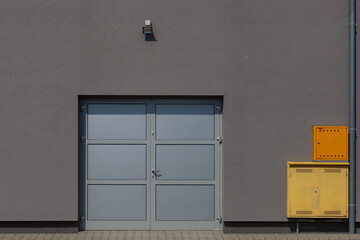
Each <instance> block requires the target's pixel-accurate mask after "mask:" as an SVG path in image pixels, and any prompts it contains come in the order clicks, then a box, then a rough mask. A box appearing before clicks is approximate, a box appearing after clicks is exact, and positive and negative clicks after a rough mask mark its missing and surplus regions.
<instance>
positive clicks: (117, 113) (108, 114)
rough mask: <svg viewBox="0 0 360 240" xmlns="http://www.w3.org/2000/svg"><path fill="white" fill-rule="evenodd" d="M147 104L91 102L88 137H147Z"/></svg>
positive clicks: (89, 106)
mask: <svg viewBox="0 0 360 240" xmlns="http://www.w3.org/2000/svg"><path fill="white" fill-rule="evenodd" d="M145 138H146V104H89V105H88V139H145Z"/></svg>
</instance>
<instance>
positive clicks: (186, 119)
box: [155, 104, 215, 140]
mask: <svg viewBox="0 0 360 240" xmlns="http://www.w3.org/2000/svg"><path fill="white" fill-rule="evenodd" d="M155 111H156V112H155V114H156V139H189V140H190V139H214V124H215V123H214V122H215V119H214V111H215V110H214V105H212V104H198V105H194V104H156V110H155Z"/></svg>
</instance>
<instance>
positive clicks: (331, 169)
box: [324, 168, 341, 173]
mask: <svg viewBox="0 0 360 240" xmlns="http://www.w3.org/2000/svg"><path fill="white" fill-rule="evenodd" d="M324 172H325V173H341V169H339V168H329V169H324Z"/></svg>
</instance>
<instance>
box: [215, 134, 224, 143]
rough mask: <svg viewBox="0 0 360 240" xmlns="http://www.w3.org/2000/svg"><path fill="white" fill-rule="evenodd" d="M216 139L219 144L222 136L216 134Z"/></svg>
mask: <svg viewBox="0 0 360 240" xmlns="http://www.w3.org/2000/svg"><path fill="white" fill-rule="evenodd" d="M216 141H218V142H219V143H220V144H221V143H222V141H223V140H222V138H221V137H220V136H217V137H216Z"/></svg>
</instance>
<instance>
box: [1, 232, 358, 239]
mask: <svg viewBox="0 0 360 240" xmlns="http://www.w3.org/2000/svg"><path fill="white" fill-rule="evenodd" d="M147 239H149V240H155V239H159V240H165V239H171V240H208V239H209V240H360V234H356V235H350V234H223V233H222V232H220V231H85V232H80V233H73V234H61V233H58V234H35V233H34V234H0V240H147Z"/></svg>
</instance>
